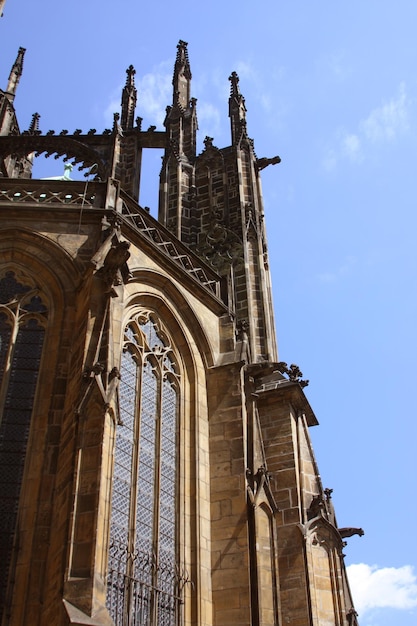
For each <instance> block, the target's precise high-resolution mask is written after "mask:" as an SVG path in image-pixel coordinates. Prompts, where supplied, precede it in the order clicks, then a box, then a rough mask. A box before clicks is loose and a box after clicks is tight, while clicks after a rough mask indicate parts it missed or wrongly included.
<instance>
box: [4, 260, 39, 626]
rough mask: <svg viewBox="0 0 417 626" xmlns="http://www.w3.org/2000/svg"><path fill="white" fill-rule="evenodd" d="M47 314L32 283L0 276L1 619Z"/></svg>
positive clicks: (8, 274) (13, 274) (14, 540)
mask: <svg viewBox="0 0 417 626" xmlns="http://www.w3.org/2000/svg"><path fill="white" fill-rule="evenodd" d="M46 319H47V308H46V306H45V304H44V302H43V301H42V297H41V295H40V294H39V290H38V289H37V288H35V287H34V286H33V284H31V282H30V280H29V279H27V278H25V277H21V276H17V275H16V274H15V273H14V272H12V271H9V272H6V273H5V274H3V276H0V493H1V499H0V619H1V607H4V605H5V601H6V593H7V586H8V580H9V574H10V569H11V565H12V558H13V552H14V544H15V543H16V537H15V533H16V525H17V520H18V507H19V498H20V491H21V486H22V480H23V471H24V464H25V457H26V449H27V442H28V437H29V429H30V422H31V416H32V409H33V402H34V399H35V392H36V384H37V380H38V373H39V366H40V359H41V355H42V347H43V342H44V335H45V326H46Z"/></svg>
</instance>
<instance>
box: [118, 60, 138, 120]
mask: <svg viewBox="0 0 417 626" xmlns="http://www.w3.org/2000/svg"><path fill="white" fill-rule="evenodd" d="M126 74H127V76H126V84H125V86H124V88H123V92H122V118H121V126H122V128H123V129H124V130H126V129H128V128H133V122H134V118H135V108H136V99H137V90H136V87H135V74H136V70H135V68H134V67H133V65H129V67H128V68H127V70H126Z"/></svg>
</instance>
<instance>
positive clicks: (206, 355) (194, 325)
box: [124, 269, 215, 368]
mask: <svg viewBox="0 0 417 626" xmlns="http://www.w3.org/2000/svg"><path fill="white" fill-rule="evenodd" d="M134 285H138V287H139V289H140V290H138V291H135V287H134ZM139 294H141V297H154V298H156V299H157V300H158V306H159V307H162V308H163V309H164V313H165V314H166V315H167V316H168V318H172V319H174V318H175V319H177V323H179V326H178V330H180V329H181V333H182V335H183V340H182V341H185V340H186V333H188V334H189V340H188V341H191V342H195V347H196V349H197V351H198V353H199V354H200V355H201V358H202V361H203V363H204V367H206V368H208V367H213V366H214V364H215V356H214V349H213V347H212V345H211V344H210V340H209V337H208V335H207V333H206V331H205V330H204V328H203V326H202V324H201V321H200V319H199V318H198V316H197V314H196V313H195V312H194V311H193V309H192V307H191V306H190V303H189V302H188V301H187V299H186V297H185V296H184V294H183V293H182V292H181V291H180V290H179V289H178V288H177V287H176V286H175V285H174V283H173V282H172V280H171V279H170V278H169V277H168V276H166V275H164V274H161V273H158V272H156V271H153V270H148V269H140V270H136V271H135V270H133V271H132V278H131V280H130V281H129V284H128V285H127V286H126V289H125V296H124V298H125V307H124V309H125V311H127V310H128V307H129V306H130V305H131V303H132V302H133V301H134V299H135V298H137V297H138V296H139ZM174 311H175V314H174ZM177 312H180V314H181V315H180V316H179V315H178V313H177ZM125 317H126V313H125ZM182 341H181V343H182ZM192 352H193V351H192Z"/></svg>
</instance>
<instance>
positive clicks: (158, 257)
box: [0, 41, 362, 626]
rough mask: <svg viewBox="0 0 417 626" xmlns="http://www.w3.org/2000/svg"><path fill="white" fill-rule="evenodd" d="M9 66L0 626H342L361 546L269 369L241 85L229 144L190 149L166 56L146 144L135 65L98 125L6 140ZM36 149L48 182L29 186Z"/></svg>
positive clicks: (0, 276) (1, 191) (185, 61)
mask: <svg viewBox="0 0 417 626" xmlns="http://www.w3.org/2000/svg"><path fill="white" fill-rule="evenodd" d="M24 54H25V50H24V49H23V48H20V49H19V51H18V55H17V58H16V61H15V63H14V64H13V66H12V70H11V73H10V77H9V81H8V84H7V88H6V90H5V91H0V467H1V471H0V483H1V485H0V624H1V625H2V626H6V625H10V626H27V625H29V624H30V625H35V624H36V625H38V626H52V625H54V626H64V625H69V624H76V625H80V626H81V625H87V624H88V625H91V626H99V625H103V626H104V625H108V626H110V625H113V626H278V625H281V626H287V625H288V626H357V615H356V612H355V610H354V607H353V604H352V599H351V594H350V591H349V585H348V581H347V577H346V570H345V565H344V560H343V554H342V549H343V546H344V538H345V537H346V536H349V535H350V534H353V533H360V534H361V533H362V531H361V529H355V528H353V529H352V528H338V526H337V523H336V518H335V514H334V509H333V505H332V499H331V490H329V489H323V486H322V484H321V480H320V476H319V473H318V469H317V465H316V461H315V458H314V454H313V450H312V446H311V442H310V437H309V427H311V426H314V425H315V424H317V420H316V417H315V415H314V413H313V411H312V409H311V407H310V405H309V402H308V400H307V398H306V396H305V394H304V387H305V385H306V382H305V381H303V380H302V373H301V372H300V370H299V369H298V367H297V366H295V365H290V366H288V365H287V364H286V363H283V362H280V361H279V359H278V355H277V348H276V340H275V325H274V311H273V305H272V295H271V282H270V272H269V265H268V246H267V237H266V230H265V220H264V212H263V202H262V191H261V182H260V173H261V170H262V169H264V168H265V167H267V166H269V165H274V164H276V163H279V160H280V159H279V157H273V158H258V157H257V156H256V154H255V151H254V144H253V141H252V139H250V138H249V135H248V131H247V121H246V106H245V99H244V97H243V95H242V94H241V91H240V86H239V77H238V76H237V74H236V73H235V72H232V74H231V76H230V78H229V80H230V98H229V116H230V124H231V142H230V145H229V146H227V147H225V148H219V147H217V146H216V145H215V144H214V143H213V139H212V138H210V137H206V138H205V140H204V149H203V150H202V152H201V153H200V154H197V149H196V133H197V102H196V100H195V98H193V97H192V96H191V70H190V63H189V58H188V51H187V44H186V43H185V42H184V41H180V42H179V44H178V46H177V55H176V60H175V67H174V72H173V81H172V84H173V96H172V103H171V105H170V106H168V107H167V109H166V117H165V122H164V130H163V131H158V130H156V128H155V127H150V128H149V129H147V130H144V129H142V128H141V121H142V120H141V118H140V117H135V115H136V113H135V110H136V99H137V94H136V88H135V81H134V78H135V70H134V68H133V67H132V66H130V67H129V68H128V70H127V77H126V85H125V87H124V89H123V93H122V99H121V113H120V115H119V114H115V116H114V122H113V127H112V128H111V129H107V130H105V131H104V132H103V133H102V134H97V133H96V131H94V130H91V131H89V132H86V133H83V132H82V131H81V130H76V131H74V132H73V133H72V134H70V133H68V131H62V132H60V133H57V134H55V133H54V131H49V132H47V133H46V134H42V132H41V131H40V130H39V115H38V114H34V115H33V119H32V122H31V125H30V127H29V129H28V130H25V131H21V130H20V128H19V124H18V120H17V116H16V111H15V106H14V100H15V95H16V90H17V87H18V83H19V79H20V77H21V75H22V70H23V60H24ZM152 148H159V149H161V150H163V159H162V168H161V172H160V180H159V209H158V211H159V214H158V219H155V218H154V217H152V215H151V214H150V212H149V210H148V209H147V208H143V207H141V206H140V205H139V204H138V198H139V188H140V179H141V157H142V153H143V150H147V149H152ZM41 154H44V155H47V156H49V155H54V156H57V157H63V158H64V162H65V173H64V174H63V175H62V176H61V177H55V178H49V179H38V180H36V179H35V178H33V177H32V166H33V163H34V160H35V159H36V157H37V156H39V155H41ZM75 166H77V167H78V168H79V169H81V170H83V172H84V173H85V179H84V181H75V180H72V178H71V170H72V168H73V167H75Z"/></svg>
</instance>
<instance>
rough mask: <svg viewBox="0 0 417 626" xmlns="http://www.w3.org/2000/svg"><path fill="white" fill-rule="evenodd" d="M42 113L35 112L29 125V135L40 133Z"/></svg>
mask: <svg viewBox="0 0 417 626" xmlns="http://www.w3.org/2000/svg"><path fill="white" fill-rule="evenodd" d="M40 117H41V116H40V115H39V113H34V114H33V115H32V121H31V122H30V125H29V131H28V132H29V135H36V134H39V120H40Z"/></svg>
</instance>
